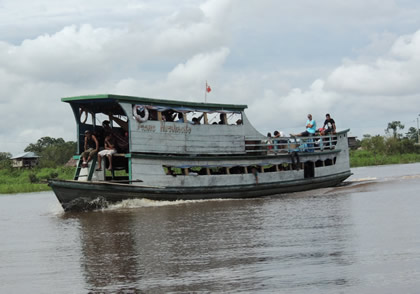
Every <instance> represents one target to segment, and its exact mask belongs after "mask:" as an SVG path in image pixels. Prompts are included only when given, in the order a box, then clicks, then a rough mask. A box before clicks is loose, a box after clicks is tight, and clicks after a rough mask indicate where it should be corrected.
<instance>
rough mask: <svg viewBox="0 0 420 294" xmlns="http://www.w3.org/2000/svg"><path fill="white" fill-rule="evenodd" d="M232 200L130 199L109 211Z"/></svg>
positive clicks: (109, 206) (111, 206) (109, 208)
mask: <svg viewBox="0 0 420 294" xmlns="http://www.w3.org/2000/svg"><path fill="white" fill-rule="evenodd" d="M226 200H232V199H205V200H175V201H158V200H150V199H146V198H142V199H128V200H123V201H121V202H118V203H113V204H110V205H108V207H107V209H108V210H117V209H132V208H140V207H160V206H176V205H184V204H193V203H202V202H209V201H226Z"/></svg>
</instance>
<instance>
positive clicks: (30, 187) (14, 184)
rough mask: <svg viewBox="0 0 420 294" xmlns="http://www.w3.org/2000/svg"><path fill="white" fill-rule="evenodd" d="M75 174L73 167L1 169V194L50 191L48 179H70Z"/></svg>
mask: <svg viewBox="0 0 420 294" xmlns="http://www.w3.org/2000/svg"><path fill="white" fill-rule="evenodd" d="M73 176H74V168H73V167H57V168H35V169H22V170H19V169H12V168H10V169H0V194H13V193H26V192H40V191H49V190H51V188H50V187H49V186H48V185H47V183H46V180H47V179H50V178H59V179H66V180H70V179H72V178H73Z"/></svg>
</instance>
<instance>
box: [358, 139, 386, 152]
mask: <svg viewBox="0 0 420 294" xmlns="http://www.w3.org/2000/svg"><path fill="white" fill-rule="evenodd" d="M361 145H362V148H363V149H365V150H368V151H372V152H374V153H381V154H384V153H385V152H386V145H385V138H384V137H382V136H379V135H376V136H373V137H372V136H370V135H369V136H365V135H364V138H363V139H362V143H361Z"/></svg>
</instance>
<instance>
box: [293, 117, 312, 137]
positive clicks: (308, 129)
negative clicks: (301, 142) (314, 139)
mask: <svg viewBox="0 0 420 294" xmlns="http://www.w3.org/2000/svg"><path fill="white" fill-rule="evenodd" d="M315 132H316V122H315V120H314V119H312V114H308V120H307V121H306V130H305V131H304V132H302V133H300V134H296V135H293V134H290V135H291V136H292V137H293V136H301V137H309V136H313V135H315Z"/></svg>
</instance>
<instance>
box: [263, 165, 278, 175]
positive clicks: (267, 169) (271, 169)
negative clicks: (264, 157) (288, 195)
mask: <svg viewBox="0 0 420 294" xmlns="http://www.w3.org/2000/svg"><path fill="white" fill-rule="evenodd" d="M276 171H277V167H276V166H275V165H266V166H264V172H265V173H269V172H276Z"/></svg>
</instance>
